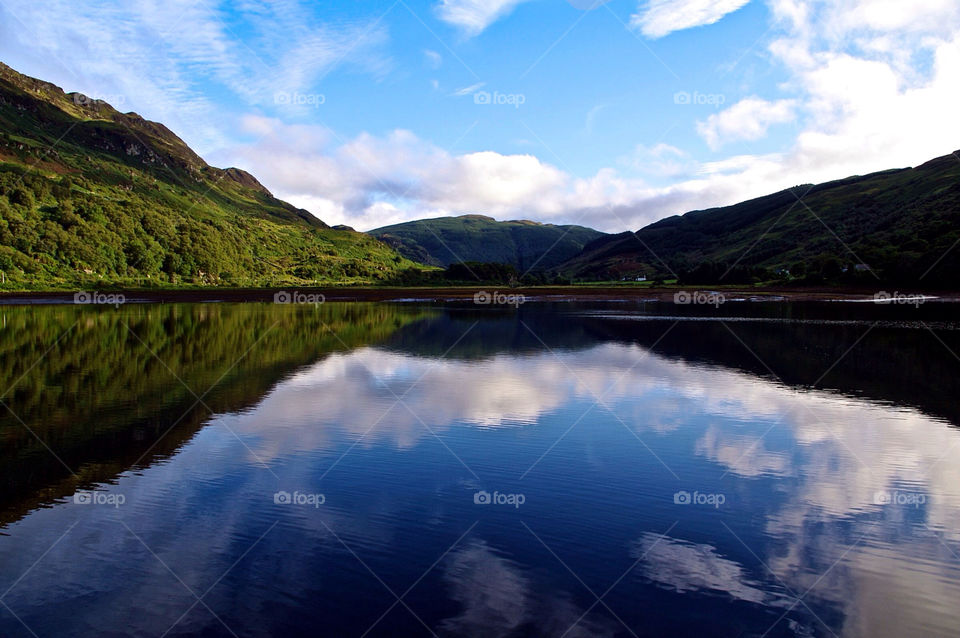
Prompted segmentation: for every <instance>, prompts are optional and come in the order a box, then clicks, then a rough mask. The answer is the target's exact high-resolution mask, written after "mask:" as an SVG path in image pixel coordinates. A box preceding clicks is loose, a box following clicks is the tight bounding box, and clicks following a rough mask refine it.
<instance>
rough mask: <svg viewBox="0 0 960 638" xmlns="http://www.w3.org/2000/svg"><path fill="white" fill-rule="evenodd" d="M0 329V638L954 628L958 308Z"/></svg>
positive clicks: (190, 315)
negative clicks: (0, 486)
mask: <svg viewBox="0 0 960 638" xmlns="http://www.w3.org/2000/svg"><path fill="white" fill-rule="evenodd" d="M0 313H2V315H3V318H2V319H3V324H2V326H3V340H2V342H0V382H2V383H0V392H2V391H4V390H5V393H4V394H3V395H2V399H3V406H0V409H2V410H4V413H3V415H2V416H0V436H2V440H3V448H2V453H0V480H2V482H3V483H2V484H3V492H2V496H0V508H2V509H0V525H2V528H0V533H2V534H3V535H2V536H0V635H4V636H31V635H36V636H87V635H98V636H128V635H129V636H151V635H153V636H163V635H167V636H176V635H209V636H231V635H235V636H261V635H276V636H300V635H302V636H351V635H354V636H363V635H367V636H380V635H382V636H398V635H409V636H417V635H424V636H429V635H438V636H447V635H449V636H463V635H465V636H631V635H634V636H648V635H649V636H661V635H674V636H683V635H691V636H693V635H696V636H702V635H720V636H764V635H766V636H798V635H799V636H911V635H917V636H921V635H924V636H926V635H942V636H951V635H957V633H958V632H960V605H957V601H960V463H958V461H960V431H958V429H957V424H958V423H960V410H958V403H957V401H956V396H957V390H958V388H957V381H956V380H957V372H958V370H960V360H958V359H957V358H956V356H955V354H954V353H957V352H960V337H958V333H957V324H956V318H957V316H958V315H957V313H956V308H955V307H954V306H953V305H950V304H934V303H929V304H925V305H922V306H920V307H919V308H914V307H877V306H866V305H862V304H857V305H856V306H853V305H847V304H786V303H781V304H755V303H747V302H743V303H728V304H725V305H724V306H721V307H720V308H695V307H679V306H673V305H672V304H633V303H631V304H622V303H621V304H610V303H608V304H572V303H529V304H526V305H523V306H520V307H519V308H517V309H515V308H495V307H480V308H478V307H475V306H473V305H472V304H451V305H447V306H430V305H418V304H332V303H331V304H322V305H318V306H312V305H308V306H288V305H272V304H270V305H268V304H247V305H232V304H215V305H163V306H159V305H158V306H149V305H127V306H122V307H120V308H117V309H114V308H95V307H79V308H78V307H71V306H49V307H23V308H20V307H10V308H3V309H0ZM4 406H5V407H4Z"/></svg>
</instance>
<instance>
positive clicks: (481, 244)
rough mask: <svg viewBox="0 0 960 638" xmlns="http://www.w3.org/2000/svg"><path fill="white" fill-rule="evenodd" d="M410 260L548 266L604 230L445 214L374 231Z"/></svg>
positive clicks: (565, 256) (576, 250)
mask: <svg viewBox="0 0 960 638" xmlns="http://www.w3.org/2000/svg"><path fill="white" fill-rule="evenodd" d="M370 234H371V235H373V236H374V237H379V238H381V239H383V240H384V241H386V242H388V243H389V244H391V245H392V246H394V247H395V248H396V249H397V250H398V251H399V252H400V253H401V254H402V255H404V256H405V257H407V258H409V259H413V260H416V261H420V262H423V263H428V264H433V265H437V266H448V265H450V264H451V263H456V262H460V261H480V262H495V263H503V264H513V265H514V266H516V267H517V270H519V271H520V272H524V271H526V270H527V269H529V268H531V267H534V268H535V269H537V270H545V269H549V268H552V267H554V266H556V265H557V264H559V263H561V262H563V261H566V260H567V259H570V258H571V257H573V256H574V255H576V254H578V253H579V252H580V250H581V249H582V248H583V246H584V245H585V244H587V243H588V242H590V241H593V240H595V239H597V238H599V237H603V236H604V234H603V233H601V232H600V231H597V230H593V229H591V228H584V227H583V226H554V225H552V224H538V223H536V222H530V221H508V222H498V221H496V220H494V219H492V218H490V217H484V216H481V215H463V216H460V217H439V218H435V219H423V220H419V221H413V222H406V223H403V224H396V225H393V226H385V227H383V228H377V229H376V230H372V231H370Z"/></svg>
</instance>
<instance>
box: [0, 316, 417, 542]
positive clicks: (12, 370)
mask: <svg viewBox="0 0 960 638" xmlns="http://www.w3.org/2000/svg"><path fill="white" fill-rule="evenodd" d="M426 314H427V313H426V312H424V311H423V310H420V311H417V310H415V309H413V308H405V307H402V306H386V305H376V304H325V305H321V306H317V307H314V306H273V305H271V306H263V305H197V306H191V305H174V306H128V307H124V308H121V309H120V310H114V309H113V308H104V309H97V308H91V307H69V306H67V307H65V306H56V307H29V308H13V309H5V310H4V311H3V332H4V338H3V340H2V342H0V388H2V390H0V391H3V390H7V389H8V388H9V390H8V391H7V393H6V395H5V396H4V402H5V403H6V404H7V405H8V406H9V407H10V409H11V410H12V411H13V412H14V413H15V414H16V416H13V415H11V414H10V412H8V411H6V410H4V412H3V414H0V437H2V440H3V448H2V450H0V484H2V486H3V492H2V496H0V508H2V510H3V514H2V515H0V516H2V518H0V524H5V523H9V522H10V521H12V520H16V519H17V518H19V517H20V516H22V515H23V514H24V513H25V512H26V511H29V510H30V509H33V508H34V507H36V506H37V505H40V504H42V503H45V502H50V501H51V500H53V499H56V498H60V497H63V496H66V495H69V494H71V493H72V492H73V491H74V490H75V489H76V488H77V486H78V485H79V484H81V483H92V482H97V481H105V480H110V479H112V478H113V477H114V476H116V474H118V473H119V472H122V471H124V470H127V469H130V468H131V467H132V466H133V464H137V466H144V465H147V464H149V463H151V462H153V461H154V460H156V459H159V458H164V457H166V456H169V455H170V454H171V453H172V452H174V451H175V450H176V449H178V448H179V447H180V446H181V445H182V444H183V443H184V442H185V441H187V440H188V439H189V438H190V437H191V436H192V435H193V434H194V433H195V432H196V431H197V429H198V428H199V427H200V426H201V424H202V423H204V422H205V421H206V419H207V418H208V417H209V416H210V412H209V411H208V410H207V408H206V407H204V406H203V405H194V404H195V403H196V397H195V396H194V394H193V393H196V395H197V396H203V394H204V393H205V392H206V391H207V389H208V388H211V387H212V389H211V390H210V393H209V394H208V395H206V396H203V401H204V403H206V405H208V406H209V407H210V408H211V409H212V410H213V411H215V412H218V413H220V412H228V411H236V410H241V409H244V408H247V407H249V406H251V405H253V404H255V403H256V402H257V401H259V400H260V398H261V397H262V396H263V395H264V394H265V393H266V392H267V391H268V390H269V388H270V387H271V386H273V385H274V384H275V383H276V382H277V381H278V380H279V379H281V378H282V377H284V376H286V375H288V374H290V373H291V372H292V371H293V370H294V369H296V368H298V367H300V366H303V365H306V364H309V363H312V362H314V361H315V360H317V359H318V358H319V357H322V356H323V355H325V354H328V353H330V352H335V351H342V350H347V349H350V348H354V347H357V346H361V345H368V344H373V343H378V342H380V341H382V340H384V339H385V338H387V337H388V336H389V335H390V334H391V333H392V332H393V331H394V330H396V329H397V328H399V327H401V326H403V325H404V324H406V323H408V322H411V321H415V320H416V319H418V318H421V317H424V316H425V315H426ZM71 327H72V328H71ZM128 327H129V329H128ZM61 335H62V338H60V339H59V341H57V339H58V337H61ZM141 341H142V342H141ZM48 348H49V352H47V350H48ZM151 351H152V353H155V354H156V356H154V354H151ZM177 377H179V378H180V379H182V380H183V383H181V382H180V381H179V380H178V379H177ZM221 377H222V378H221ZM11 386H12V387H11ZM188 388H189V389H188ZM191 391H192V392H191ZM191 406H192V407H191ZM18 418H19V419H22V420H23V423H20V421H19V420H18ZM25 426H26V427H25ZM171 426H173V428H172V429H171V430H170V431H169V433H167V434H166V435H165V436H162V438H161V435H163V434H164V433H165V432H166V431H167V430H168V429H169V428H171ZM28 427H29V430H28ZM31 432H32V433H31ZM34 434H35V435H36V436H34ZM38 438H39V439H41V440H42V441H43V442H42V443H41V441H40V440H38ZM46 446H49V448H50V449H51V450H53V452H55V453H56V456H57V457H59V458H60V459H61V460H62V461H63V463H61V462H60V461H58V460H57V458H56V457H54V455H53V454H51V452H50V451H49V450H47V447H46ZM64 464H65V465H66V466H67V467H69V468H70V470H72V471H73V472H75V473H76V474H77V475H78V476H79V477H80V478H79V479H77V478H76V477H74V476H73V475H72V474H71V472H70V471H68V469H67V467H64Z"/></svg>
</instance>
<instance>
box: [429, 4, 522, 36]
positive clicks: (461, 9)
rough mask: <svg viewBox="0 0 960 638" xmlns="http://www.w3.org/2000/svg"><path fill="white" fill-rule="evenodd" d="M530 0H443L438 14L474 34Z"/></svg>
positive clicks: (448, 21)
mask: <svg viewBox="0 0 960 638" xmlns="http://www.w3.org/2000/svg"><path fill="white" fill-rule="evenodd" d="M528 1H529V0H441V2H440V4H439V5H437V15H439V16H440V19H441V20H443V21H444V22H447V23H449V24H452V25H454V26H456V27H458V28H459V29H461V30H462V31H463V32H464V33H465V34H466V35H468V36H474V35H477V34H479V33H481V32H482V31H483V30H484V29H486V28H487V27H488V26H490V25H491V24H493V23H494V22H496V21H497V20H499V19H500V18H502V17H504V16H506V15H507V14H509V13H510V12H511V11H513V9H514V7H516V6H517V5H519V4H521V3H523V2H528Z"/></svg>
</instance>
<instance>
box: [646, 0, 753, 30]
mask: <svg viewBox="0 0 960 638" xmlns="http://www.w3.org/2000/svg"><path fill="white" fill-rule="evenodd" d="M748 2H750V0H649V1H648V2H647V3H646V5H644V6H643V7H641V9H638V12H637V13H636V14H634V15H633V16H632V17H631V18H630V24H631V26H633V27H635V28H637V29H640V31H641V32H642V33H643V34H644V35H646V36H648V37H651V38H662V37H663V36H665V35H668V34H670V33H673V32H674V31H681V30H683V29H690V28H692V27H699V26H704V25H707V24H713V23H714V22H717V21H718V20H720V19H721V18H722V17H723V16H725V15H727V14H728V13H733V12H734V11H736V10H737V9H739V8H741V7H743V6H744V5H745V4H747V3H748Z"/></svg>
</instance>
